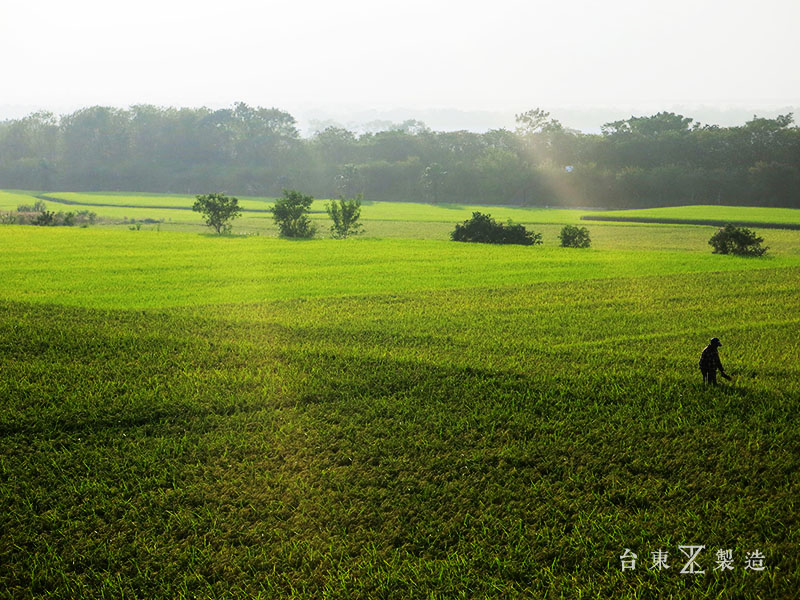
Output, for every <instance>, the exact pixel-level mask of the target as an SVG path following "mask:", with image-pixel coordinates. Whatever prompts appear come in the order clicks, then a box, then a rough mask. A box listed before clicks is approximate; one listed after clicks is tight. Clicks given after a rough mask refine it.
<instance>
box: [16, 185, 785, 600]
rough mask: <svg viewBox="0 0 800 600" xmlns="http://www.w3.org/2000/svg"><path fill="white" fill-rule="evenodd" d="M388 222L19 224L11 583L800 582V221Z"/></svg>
mask: <svg viewBox="0 0 800 600" xmlns="http://www.w3.org/2000/svg"><path fill="white" fill-rule="evenodd" d="M17 196H18V195H15V194H11V193H2V194H0V206H5V205H6V204H3V203H13V202H16V201H17V200H18V198H17ZM23 196H24V194H23ZM81 197H83V195H81ZM107 197H110V196H107ZM117 197H118V198H123V199H124V198H128V197H129V196H127V195H126V196H117ZM146 200H147V197H144V196H142V202H145V201H146ZM26 202H27V203H31V202H29V201H26ZM120 202H121V203H122V201H120ZM14 208H15V207H14ZM65 209H68V208H67V207H66V205H65ZM367 209H373V210H374V211H375V213H374V214H376V215H378V216H380V217H381V218H377V217H376V218H375V219H373V220H368V219H366V214H367V213H366V211H367ZM102 210H127V211H153V210H155V209H151V208H147V207H139V208H125V209H121V208H119V207H98V208H97V212H98V214H100V212H101V211H102ZM163 210H165V211H166V212H168V213H170V214H174V213H180V214H181V215H184V216H189V215H192V216H196V215H194V213H191V212H190V211H185V210H184V211H181V210H170V209H163ZM364 210H365V213H364V214H365V229H366V230H367V233H366V234H365V237H364V238H363V239H351V240H342V241H339V240H331V239H316V240H308V241H289V240H283V239H278V238H275V237H271V235H272V233H271V232H270V231H269V229H267V225H264V228H258V227H256V225H258V222H257V221H255V217H252V215H251V216H245V217H243V218H242V219H241V220H239V221H236V222H235V225H234V233H236V232H237V231H238V232H240V233H243V232H245V231H247V229H246V227H254V230H255V231H256V232H258V233H260V234H261V235H253V236H236V235H234V236H223V237H220V236H216V235H211V234H209V233H208V232H207V231H206V230H205V229H204V228H203V227H201V226H200V225H199V222H194V223H193V222H189V221H187V222H185V223H184V222H177V221H173V222H169V221H165V222H164V223H163V224H162V227H161V230H160V231H158V230H156V229H155V228H154V227H153V226H150V225H146V226H144V227H143V228H142V229H141V230H133V231H131V230H129V229H128V226H129V225H127V224H121V223H119V224H113V223H111V224H109V223H106V224H104V225H103V226H96V227H89V228H86V229H80V228H68V227H57V228H45V227H30V226H12V225H9V226H0V245H1V247H2V248H3V252H2V253H1V254H0V275H2V280H3V286H0V532H2V533H1V534H0V597H9V598H18V597H19V598H28V597H31V598H33V597H56V598H74V597H113V598H121V597H133V598H164V599H167V598H170V599H171V598H190V597H197V598H234V597H236V598H358V599H361V598H364V599H368V598H425V599H446V598H550V597H553V598H561V597H563V598H580V597H583V598H685V597H686V598H694V597H698V598H744V599H749V598H752V599H757V598H758V599H760V598H778V599H781V598H786V599H790V598H796V592H797V590H798V589H800V555H798V553H797V548H798V547H800V517H799V516H798V514H799V513H798V511H797V499H798V498H800V475H799V474H800V429H798V427H797V415H798V413H800V361H798V360H797V357H798V353H799V352H800V345H799V342H798V338H797V332H798V331H799V330H800V314H799V313H798V311H797V307H798V306H800V232H798V231H788V230H769V231H764V232H762V234H763V235H764V237H765V238H766V244H767V245H768V246H770V253H769V256H768V257H765V258H751V259H745V258H737V257H732V256H720V255H714V254H711V252H710V247H709V246H708V244H707V240H708V237H709V232H710V228H709V227H704V226H663V225H630V224H602V223H597V224H594V223H590V222H584V223H583V224H584V225H586V226H587V227H588V228H589V229H590V231H591V233H592V240H593V247H592V248H591V249H589V250H575V249H564V248H559V247H558V246H557V238H556V236H557V233H558V230H559V229H560V227H561V226H562V224H563V223H564V222H571V221H570V220H571V219H574V218H575V216H576V214H578V213H572V212H568V211H540V212H537V211H529V212H528V213H527V214H529V215H530V216H531V218H534V216H535V215H539V216H538V217H535V218H541V219H545V220H549V222H544V223H537V224H536V225H534V226H533V228H534V229H535V230H537V231H542V232H544V234H545V237H544V239H545V244H544V245H543V246H535V247H518V246H515V247H503V246H485V245H477V244H457V243H454V242H449V241H445V240H446V239H447V234H448V232H449V231H450V230H451V229H452V224H453V223H455V222H458V221H459V220H463V219H465V218H467V217H468V216H469V215H468V214H466V216H464V215H465V213H468V212H469V211H470V210H471V207H459V208H444V207H432V206H429V205H421V204H418V205H411V204H409V205H399V206H394V205H391V204H384V203H382V204H381V205H380V206H378V205H367V206H365V207H364ZM488 210H489V212H492V214H494V215H495V216H497V217H498V218H504V217H503V216H502V214H500V213H498V214H495V210H494V209H488ZM509 210H519V211H525V209H509ZM404 211H405V212H404ZM446 211H452V214H453V215H454V218H453V219H445V220H442V221H438V220H437V219H438V218H439V216H440V215H441V214H442V212H446ZM142 214H143V213H142ZM447 214H451V213H447ZM456 214H457V215H458V216H457V217H455V215H456ZM397 215H404V216H405V219H400V220H395V219H393V218H392V217H393V216H397ZM128 218H132V217H131V216H130V215H129V216H128ZM137 218H138V217H137ZM262 218H263V221H265V222H268V221H270V219H269V215H263V216H262ZM514 218H515V220H516V219H517V217H514ZM176 219H177V217H176ZM248 219H252V220H248ZM519 220H520V221H524V222H534V221H528V220H527V219H519ZM318 225H319V226H320V227H321V228H324V226H325V221H324V220H321V219H320V221H319V223H318ZM173 228H174V230H172V229H173ZM415 238H416V239H415ZM419 238H424V239H419ZM712 336H717V337H720V338H721V339H722V342H723V347H722V348H721V351H720V353H721V356H722V362H723V364H724V365H725V366H726V368H727V371H728V372H729V373H730V374H731V375H732V376H733V377H734V381H732V382H722V383H721V385H720V386H719V387H717V388H714V389H711V388H704V387H703V385H702V384H701V383H700V382H699V381H698V380H699V379H700V373H699V370H698V369H697V360H698V356H699V353H700V351H701V349H702V348H703V346H704V345H705V344H706V343H707V342H708V340H709V339H710V338H711V337H712ZM690 544H691V545H705V546H706V549H705V550H704V552H703V553H702V555H701V558H700V559H699V562H700V564H701V566H702V567H703V568H704V569H705V572H704V574H702V575H685V574H683V575H682V574H680V572H679V571H680V569H681V567H682V566H683V564H684V563H685V557H684V556H683V554H682V553H681V551H680V549H679V546H680V545H690ZM625 548H630V549H632V550H633V551H634V552H636V553H637V554H638V557H639V564H638V566H637V569H636V571H635V572H623V571H622V570H621V561H620V558H619V557H620V555H621V554H622V553H623V551H624V550H625ZM725 549H730V550H731V551H732V552H733V559H734V567H735V568H734V570H733V571H726V572H721V571H719V570H715V569H714V567H715V566H716V563H715V556H716V552H717V551H718V550H725ZM657 550H664V551H667V552H668V553H669V559H668V562H669V564H670V569H668V570H667V571H663V572H662V571H658V570H655V569H652V568H650V567H651V564H652V559H651V553H652V552H656V551H657ZM754 551H759V552H760V553H762V554H763V555H764V556H765V569H764V571H752V570H746V569H745V568H744V567H745V564H746V563H745V558H746V556H747V555H748V553H752V552H754Z"/></svg>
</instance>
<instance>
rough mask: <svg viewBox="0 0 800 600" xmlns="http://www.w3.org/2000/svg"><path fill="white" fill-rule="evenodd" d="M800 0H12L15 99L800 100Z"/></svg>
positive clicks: (3, 37)
mask: <svg viewBox="0 0 800 600" xmlns="http://www.w3.org/2000/svg"><path fill="white" fill-rule="evenodd" d="M798 25H800V0H760V1H758V2H754V1H747V2H744V1H738V0H711V1H704V0H673V1H671V2H665V1H659V2H653V1H650V0H635V1H634V0H631V1H629V0H603V1H599V0H598V1H575V0H573V1H571V2H570V1H568V0H563V1H558V2H542V1H536V0H526V1H517V0H494V1H489V0H483V1H481V2H473V1H470V0H466V1H465V0H462V1H460V2H459V1H455V0H453V1H447V2H443V1H439V0H424V1H420V0H402V1H380V0H369V1H368V0H328V1H310V0H285V1H280V2H278V1H259V2H256V1H248V0H225V1H216V2H205V1H203V0H191V1H190V0H157V1H156V0H137V1H136V2H110V1H109V0H102V1H101V0H70V1H66V0H57V1H55V0H0V75H1V76H2V77H1V79H0V81H2V92H0V105H4V106H13V105H17V106H24V107H36V108H50V109H54V110H56V111H57V112H59V111H63V109H65V108H72V107H79V106H86V105H94V104H107V105H115V106H129V105H131V104H137V103H152V104H158V105H183V106H201V105H207V106H220V105H228V104H231V103H232V102H234V101H237V100H242V101H245V102H248V103H250V104H256V105H262V106H276V107H278V108H283V109H286V110H289V111H290V112H291V111H292V110H293V109H296V108H309V107H326V106H331V107H341V106H353V107H374V108H381V109H386V108H393V107H408V108H415V107H416V108H437V107H448V108H458V109H471V110H475V109H480V110H518V111H522V110H526V109H528V108H533V107H537V106H549V107H551V106H556V105H564V106H608V105H624V106H639V107H652V108H654V109H659V108H660V107H667V106H670V105H674V104H706V105H711V104H714V105H729V106H730V105H749V106H764V107H767V106H773V105H791V104H798V103H800V69H799V68H798V64H797V62H798V57H799V56H800V35H798V32H797V29H798Z"/></svg>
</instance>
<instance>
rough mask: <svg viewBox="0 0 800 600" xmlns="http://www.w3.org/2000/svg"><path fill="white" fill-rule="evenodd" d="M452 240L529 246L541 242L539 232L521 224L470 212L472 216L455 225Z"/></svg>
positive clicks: (451, 235)
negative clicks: (528, 229) (530, 230)
mask: <svg viewBox="0 0 800 600" xmlns="http://www.w3.org/2000/svg"><path fill="white" fill-rule="evenodd" d="M450 239H452V240H453V241H454V242H478V243H482V244H522V245H524V246H531V245H533V244H541V243H542V234H541V233H531V232H529V231H526V230H525V227H523V226H522V225H514V224H513V223H512V222H511V221H510V220H509V222H508V223H507V224H503V223H498V222H497V221H495V220H494V219H492V217H491V215H484V214H481V213H479V212H474V213H472V218H471V219H467V220H466V221H464V223H462V224H460V225H456V228H455V230H454V231H453V232H452V233H451V234H450Z"/></svg>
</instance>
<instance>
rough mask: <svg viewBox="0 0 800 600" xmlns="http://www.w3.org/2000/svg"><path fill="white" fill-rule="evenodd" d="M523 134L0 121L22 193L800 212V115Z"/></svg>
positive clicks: (0, 170) (536, 115) (249, 110)
mask: <svg viewBox="0 0 800 600" xmlns="http://www.w3.org/2000/svg"><path fill="white" fill-rule="evenodd" d="M517 123H518V127H517V128H516V130H515V131H509V130H505V129H500V130H493V131H489V132H486V133H470V132H467V131H455V132H437V131H431V130H429V129H428V128H426V127H425V126H424V124H421V123H419V122H416V121H409V122H406V123H403V124H401V125H397V126H394V127H392V128H390V129H389V130H386V131H379V132H367V133H362V134H357V133H355V132H353V131H348V130H346V129H342V128H337V127H329V128H327V129H325V130H324V131H321V132H318V133H317V134H315V135H314V136H313V137H311V138H310V139H303V138H301V137H300V134H299V131H298V129H297V125H296V122H295V119H294V117H292V115H290V114H289V113H287V112H284V111H281V110H278V109H275V108H269V109H267V108H259V107H251V106H248V105H246V104H243V103H238V104H236V105H235V106H234V107H233V108H229V109H221V110H211V109H208V108H180V109H177V108H159V107H155V106H148V105H141V106H134V107H131V108H130V109H128V110H121V109H115V108H108V107H101V106H94V107H90V108H85V109H81V110H78V111H76V112H74V113H72V114H69V115H64V116H61V117H58V116H55V115H53V114H50V113H35V114H31V115H29V116H28V117H25V118H23V119H16V120H8V121H4V122H2V123H0V181H2V182H3V186H4V187H6V188H17V189H37V190H52V189H59V190H64V191H66V190H75V191H79V190H81V191H85V190H129V191H139V192H176V193H178V192H180V193H189V194H192V193H197V192H198V191H203V190H208V189H226V190H231V191H232V192H236V193H238V194H250V195H277V194H279V193H280V190H281V189H282V188H285V187H287V188H291V187H297V188H302V189H304V190H307V191H308V192H310V193H312V194H313V195H315V196H317V197H336V196H338V195H340V194H341V195H344V196H346V197H348V198H351V197H355V195H356V194H358V193H363V194H364V197H365V198H367V199H369V200H373V201H374V200H404V201H408V200H421V199H426V200H429V201H431V202H480V203H483V204H487V203H489V204H526V205H539V206H545V205H550V206H554V205H560V206H596V207H618V208H621V207H645V206H662V205H670V204H717V203H720V202H722V203H724V204H728V205H731V204H738V205H759V206H786V207H800V130H799V129H798V128H797V127H795V126H794V125H793V119H792V116H791V115H783V116H779V117H777V118H775V119H767V118H758V117H754V118H753V119H752V120H751V121H749V122H748V123H746V124H745V125H742V126H739V127H718V126H714V125H703V124H700V123H696V122H694V121H693V119H691V118H688V117H684V116H682V115H677V114H674V113H667V112H662V113H658V114H656V115H652V116H646V117H631V118H629V119H627V120H622V121H616V122H612V123H607V124H606V125H605V126H604V127H603V130H602V134H582V133H580V132H576V131H572V130H570V129H568V128H565V127H563V126H562V125H561V123H559V122H558V121H557V120H555V119H553V118H550V115H549V114H548V113H545V112H542V111H540V110H532V111H528V112H526V113H523V114H521V115H519V116H518V118H517Z"/></svg>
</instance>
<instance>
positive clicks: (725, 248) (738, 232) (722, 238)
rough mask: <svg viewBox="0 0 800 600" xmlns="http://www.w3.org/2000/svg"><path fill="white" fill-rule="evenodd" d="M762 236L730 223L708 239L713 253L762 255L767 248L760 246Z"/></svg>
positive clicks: (762, 239)
mask: <svg viewBox="0 0 800 600" xmlns="http://www.w3.org/2000/svg"><path fill="white" fill-rule="evenodd" d="M763 241H764V238H760V237H757V236H756V234H755V232H754V231H750V230H749V229H747V228H746V227H735V226H734V225H731V224H730V223H729V224H728V225H725V227H722V228H721V229H720V230H719V231H717V233H715V234H714V235H712V236H711V239H710V240H708V243H709V245H711V247H712V248H714V250H713V253H714V254H736V255H737V256H763V255H764V253H765V252H766V251H767V250H768V249H769V248H768V247H766V246H765V247H762V246H761V242H763Z"/></svg>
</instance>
